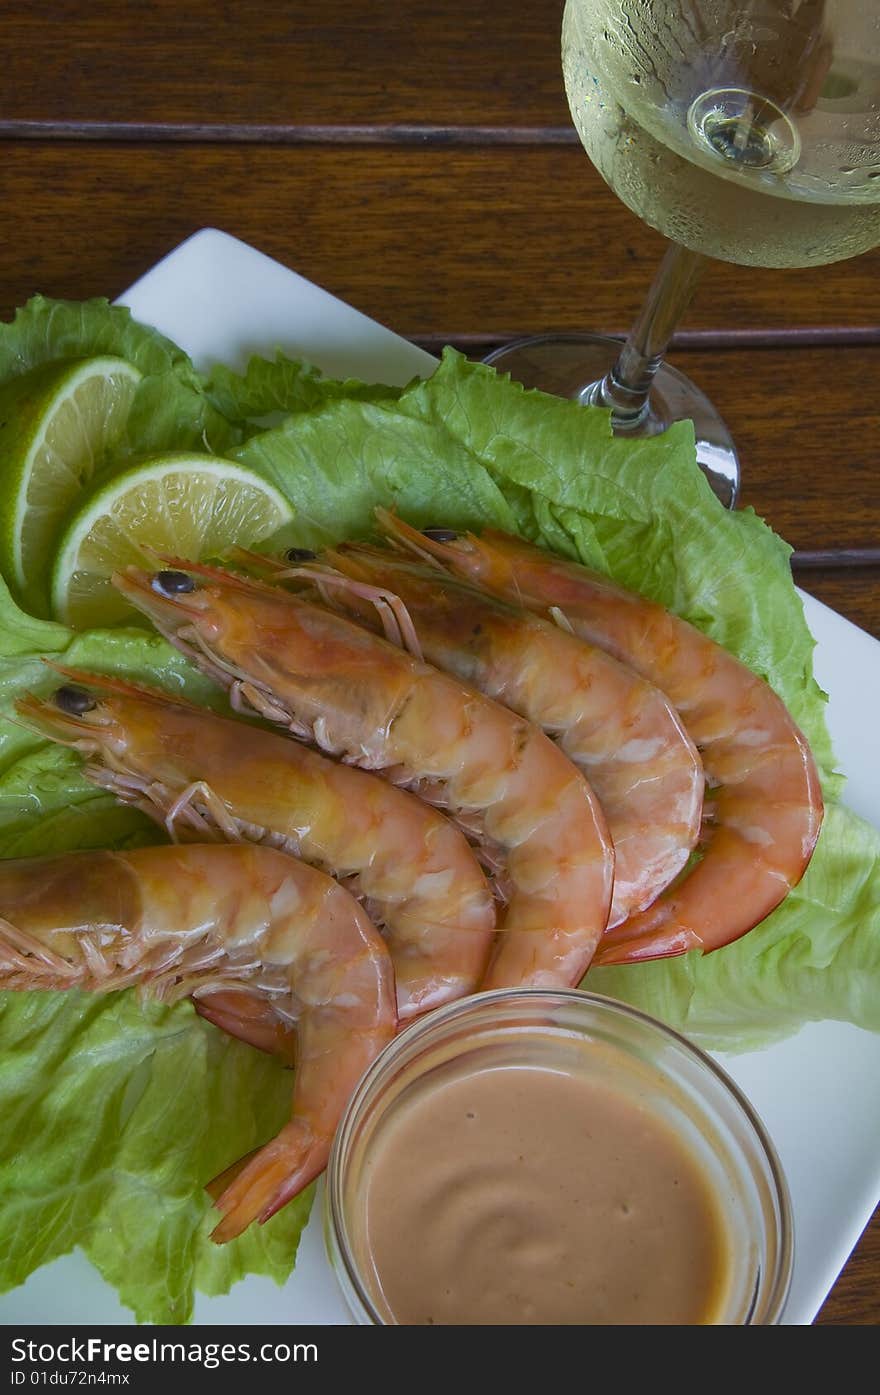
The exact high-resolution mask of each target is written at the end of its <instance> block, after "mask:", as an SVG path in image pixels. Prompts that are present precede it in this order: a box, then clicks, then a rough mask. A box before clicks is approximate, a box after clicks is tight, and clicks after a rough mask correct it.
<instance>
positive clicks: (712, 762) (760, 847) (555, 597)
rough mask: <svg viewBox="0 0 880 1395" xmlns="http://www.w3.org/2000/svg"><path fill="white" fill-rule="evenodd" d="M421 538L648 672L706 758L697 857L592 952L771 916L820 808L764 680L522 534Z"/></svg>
mask: <svg viewBox="0 0 880 1395" xmlns="http://www.w3.org/2000/svg"><path fill="white" fill-rule="evenodd" d="M380 526H382V527H383V528H387V529H388V531H389V532H390V533H392V534H393V533H394V529H395V526H396V525H395V521H394V519H393V518H392V517H391V515H389V514H387V513H384V512H382V513H381V515H380ZM422 546H423V547H424V550H425V552H426V553H430V554H431V555H433V556H435V557H437V558H438V559H439V560H440V561H441V562H442V563H443V564H444V566H446V567H448V568H449V570H450V571H451V572H453V573H454V574H455V575H456V576H460V577H464V578H466V579H468V580H470V581H472V582H474V583H475V584H477V585H479V586H483V587H485V588H486V589H487V590H489V591H492V592H495V593H496V594H499V595H502V596H507V597H509V598H511V599H515V600H516V601H517V602H518V603H519V604H522V605H525V606H528V607H530V608H532V609H535V610H537V611H539V612H544V613H545V614H546V613H550V614H552V615H554V616H555V617H556V618H557V620H558V621H560V622H561V623H564V624H566V625H568V626H569V627H570V628H571V629H572V630H573V631H574V633H575V634H577V635H579V636H581V637H582V638H584V639H586V640H588V641H589V642H590V643H591V644H596V645H599V646H600V647H601V648H603V649H606V650H607V651H608V652H609V653H610V654H612V655H613V656H614V657H615V658H617V659H619V660H621V661H622V662H623V663H626V664H629V665H630V666H631V667H632V668H634V669H635V670H636V672H637V673H640V674H641V675H642V676H643V677H644V678H647V679H648V680H649V681H650V682H652V683H655V684H656V685H657V687H658V688H661V689H662V690H663V692H665V693H666V695H667V696H668V697H669V699H670V701H671V702H672V703H673V705H674V706H675V708H676V709H677V710H678V712H679V713H680V715H681V718H682V721H683V723H684V726H685V728H686V730H687V732H688V734H689V736H690V738H691V740H692V741H693V742H694V744H695V746H696V747H697V749H698V750H699V752H700V754H701V756H702V759H703V765H704V767H705V771H706V776H707V781H708V786H709V799H710V800H711V807H710V810H709V811H708V812H709V820H708V824H707V828H706V832H705V835H704V836H705V850H704V855H703V857H702V858H701V860H700V861H699V862H696V863H695V864H694V865H693V866H692V867H691V868H690V869H689V870H686V872H685V874H684V875H683V876H682V878H680V879H679V881H678V882H676V883H674V884H673V885H672V886H671V887H670V888H668V889H667V890H666V891H665V892H664V893H663V894H662V895H661V896H660V897H659V898H658V899H657V900H656V901H655V902H654V904H653V905H652V906H650V907H649V908H648V909H647V910H645V911H642V912H640V913H639V914H638V915H635V916H633V917H632V918H631V919H629V920H627V921H625V922H624V923H623V924H622V925H619V926H618V927H617V928H616V929H614V930H611V931H609V932H608V934H607V935H606V936H605V938H604V939H603V941H602V944H601V946H600V947H599V950H598V952H597V954H596V957H595V961H594V962H595V963H597V964H618V963H629V962H632V961H636V960H640V959H654V958H658V957H661V956H664V955H669V954H682V953H684V952H685V951H686V950H689V949H702V950H703V951H707V950H711V949H717V948H718V947H719V946H721V945H724V944H728V943H729V942H730V941H731V940H735V939H737V938H738V936H740V935H743V934H745V933H746V931H748V930H750V929H751V928H752V927H753V926H754V925H757V924H758V922H759V921H761V920H763V919H764V917H765V916H767V915H769V914H770V912H771V911H772V910H773V909H774V907H775V906H777V905H779V903H780V901H782V900H783V898H784V897H785V896H786V895H787V893H788V892H789V890H790V889H791V888H792V887H793V886H795V885H796V884H797V883H798V881H799V880H800V878H801V877H802V875H803V873H804V870H805V869H806V866H807V864H808V862H809V860H810V857H811V856H812V852H813V848H814V847H815V845H816V839H817V838H818V836H819V829H820V827H821V823H822V812H823V805H822V793H821V788H820V784H819V776H818V772H817V770H816V765H815V761H814V760H813V756H812V752H811V751H810V748H809V745H808V744H807V741H806V738H805V737H804V735H803V733H802V732H801V731H800V730H799V729H798V727H797V726H796V724H795V722H794V720H793V719H792V716H791V714H790V713H789V711H788V709H787V708H786V706H785V704H784V703H783V702H782V700H781V699H780V698H779V697H778V696H777V695H776V693H774V691H773V689H772V688H771V687H770V686H769V684H767V683H765V682H764V680H763V679H761V678H759V677H758V676H757V675H756V674H754V673H752V672H751V670H750V669H748V668H747V667H746V665H745V664H743V663H741V662H740V661H739V660H738V659H735V658H734V656H733V655H732V654H729V653H728V652H727V650H726V649H723V648H722V647H721V645H719V644H716V643H715V642H714V640H712V639H710V638H709V637H708V636H707V635H704V634H703V633H702V632H701V631H700V630H697V629H696V628H695V627H694V626H693V625H690V624H688V623H687V621H685V620H681V619H679V618H678V617H677V616H675V615H672V614H671V613H670V612H669V611H668V610H665V609H664V608H663V606H661V605H658V604H656V603H655V602H653V601H649V600H647V599H646V598H645V597H644V596H640V595H637V594H636V593H635V592H633V591H627V590H625V589H624V588H623V587H621V586H617V585H616V584H615V583H614V582H612V581H610V580H609V578H608V577H606V576H602V575H601V574H600V573H597V572H592V571H589V570H588V569H587V568H586V567H582V566H580V565H578V564H577V563H575V562H569V561H566V560H565V559H563V558H561V557H556V556H553V555H552V554H550V553H548V552H545V551H543V550H542V549H540V548H538V547H534V546H532V545H531V544H530V543H526V542H523V541H522V539H520V538H515V537H511V536H509V535H507V534H504V533H499V532H495V531H493V530H489V531H487V532H485V533H483V534H481V535H480V536H479V537H477V536H476V535H474V534H472V533H464V534H457V533H455V532H453V531H452V530H449V529H439V530H432V529H429V530H428V532H427V534H426V535H425V536H424V537H423V540H422Z"/></svg>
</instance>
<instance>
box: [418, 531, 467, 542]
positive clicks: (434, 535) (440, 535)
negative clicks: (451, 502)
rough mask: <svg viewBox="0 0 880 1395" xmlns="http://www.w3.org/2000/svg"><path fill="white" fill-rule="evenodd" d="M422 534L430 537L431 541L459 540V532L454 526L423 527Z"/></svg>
mask: <svg viewBox="0 0 880 1395" xmlns="http://www.w3.org/2000/svg"><path fill="white" fill-rule="evenodd" d="M422 536H423V537H425V538H430V539H431V542H439V543H444V542H457V541H458V534H457V533H456V531H455V529H454V528H423V529H422Z"/></svg>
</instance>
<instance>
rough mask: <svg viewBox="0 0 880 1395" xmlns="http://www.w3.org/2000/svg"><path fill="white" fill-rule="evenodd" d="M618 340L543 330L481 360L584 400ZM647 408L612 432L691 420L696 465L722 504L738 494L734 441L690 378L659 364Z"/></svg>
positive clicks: (644, 431)
mask: <svg viewBox="0 0 880 1395" xmlns="http://www.w3.org/2000/svg"><path fill="white" fill-rule="evenodd" d="M621 344H622V340H620V339H612V338H610V337H609V336H607V335H604V334H542V335H538V336H536V337H534V338H531V339H517V340H515V341H514V342H513V343H511V344H505V345H504V346H503V347H502V348H500V349H496V350H495V351H494V353H491V354H488V355H487V356H486V358H485V359H484V360H483V361H484V362H485V363H490V364H492V366H493V367H494V368H497V369H498V370H499V371H500V372H502V373H509V374H510V376H511V377H512V378H514V379H515V380H516V382H518V383H522V384H523V386H524V387H527V388H540V389H541V391H542V392H551V393H554V394H555V395H556V396H557V397H572V398H575V399H576V400H581V401H584V400H585V395H584V394H585V389H586V388H588V386H589V385H590V384H592V383H597V382H600V381H601V379H602V378H604V377H605V374H606V373H607V372H608V371H609V369H611V368H612V367H613V366H614V364H615V363H616V361H617V357H618V355H619V353H620V349H621ZM649 408H650V409H649V411H648V414H647V415H646V416H645V418H644V419H643V420H642V421H641V422H639V424H638V425H637V426H636V427H635V428H634V429H633V428H629V429H623V428H621V427H619V426H618V424H617V423H615V425H614V431H615V435H621V436H623V435H627V436H634V437H640V436H656V435H659V434H660V432H661V431H665V430H666V428H667V426H670V425H671V424H672V422H674V421H681V420H683V419H688V420H690V421H692V422H693V423H694V435H695V437H696V443H697V463H698V465H699V466H700V469H701V470H702V471H703V473H704V475H705V476H706V478H707V479H708V481H709V484H710V485H711V486H712V489H713V490H714V492H715V494H716V495H717V496H718V498H719V499H720V500H721V502H722V504H724V506H725V507H726V508H729V509H732V508H733V506H734V504H735V503H736V497H737V493H738V492H739V480H740V471H739V458H738V456H737V453H736V447H735V446H734V444H733V439H732V437H731V435H730V432H729V431H728V429H727V427H726V426H725V425H724V422H723V421H722V419H721V417H720V416H719V415H718V413H717V411H716V410H715V408H714V407H713V406H712V403H711V402H710V401H709V399H708V397H706V395H705V394H704V393H702V392H701V391H700V389H699V388H698V387H697V386H696V384H694V383H692V382H691V380H690V378H686V377H685V375H684V374H683V373H679V371H678V369H677V368H671V367H670V366H669V364H668V363H661V365H660V367H659V369H658V370H657V375H656V377H655V378H654V381H653V383H652V385H651V397H650V404H649Z"/></svg>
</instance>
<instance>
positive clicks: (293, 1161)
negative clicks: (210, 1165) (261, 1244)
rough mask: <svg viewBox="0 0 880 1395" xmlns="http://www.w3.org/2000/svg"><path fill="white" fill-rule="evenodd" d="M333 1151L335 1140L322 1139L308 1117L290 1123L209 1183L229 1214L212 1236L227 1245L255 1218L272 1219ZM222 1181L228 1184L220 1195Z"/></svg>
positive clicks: (219, 1204) (220, 1206)
mask: <svg viewBox="0 0 880 1395" xmlns="http://www.w3.org/2000/svg"><path fill="white" fill-rule="evenodd" d="M329 1153H330V1140H329V1139H325V1138H321V1139H319V1138H317V1137H316V1136H315V1134H314V1133H313V1131H312V1130H311V1129H310V1128H309V1126H308V1124H306V1123H305V1122H304V1121H303V1120H302V1119H292V1120H291V1121H290V1123H289V1124H285V1126H284V1128H283V1129H282V1130H281V1132H280V1133H279V1134H278V1135H277V1136H276V1137H275V1138H273V1139H271V1141H270V1142H269V1143H266V1144H265V1145H264V1146H263V1147H262V1148H258V1149H257V1151H256V1152H255V1153H253V1154H251V1155H250V1156H249V1157H248V1158H246V1159H241V1160H240V1162H238V1163H234V1164H233V1166H232V1167H231V1168H228V1169H227V1170H226V1172H224V1173H221V1174H220V1176H219V1177H215V1178H214V1180H213V1182H209V1183H208V1187H207V1191H208V1193H209V1195H211V1196H214V1197H215V1201H214V1205H215V1206H216V1208H217V1210H218V1211H220V1212H221V1213H222V1216H223V1219H222V1220H221V1221H220V1222H218V1224H217V1225H216V1226H215V1227H214V1229H213V1230H212V1232H211V1239H212V1240H214V1241H215V1242H216V1243H217V1244H218V1245H224V1244H226V1242H227V1241H229V1240H234V1239H235V1237H236V1236H237V1235H241V1233H242V1231H244V1230H246V1229H247V1227H248V1226H249V1225H250V1224H251V1222H252V1221H257V1220H258V1221H260V1222H261V1223H263V1222H264V1221H268V1220H269V1218H270V1216H274V1215H275V1212H276V1211H280V1210H281V1207H282V1206H285V1205H286V1204H287V1202H288V1201H292V1200H293V1198H294V1197H295V1196H297V1195H298V1194H299V1193H300V1192H301V1191H303V1189H304V1188H305V1187H307V1186H308V1184H309V1182H312V1181H314V1179H315V1178H316V1177H317V1176H318V1174H319V1173H320V1172H323V1170H324V1168H325V1167H326V1165H327V1158H328V1155H329ZM242 1164H244V1165H243V1166H242ZM230 1179H231V1180H230ZM221 1183H225V1184H226V1185H225V1186H224V1189H223V1191H222V1192H220V1195H219V1196H216V1195H215V1194H216V1192H217V1191H218V1190H219V1186H220V1184H221Z"/></svg>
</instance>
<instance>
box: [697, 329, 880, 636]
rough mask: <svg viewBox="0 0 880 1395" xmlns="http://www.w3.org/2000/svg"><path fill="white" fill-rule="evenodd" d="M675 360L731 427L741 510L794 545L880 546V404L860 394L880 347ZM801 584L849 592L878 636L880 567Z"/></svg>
mask: <svg viewBox="0 0 880 1395" xmlns="http://www.w3.org/2000/svg"><path fill="white" fill-rule="evenodd" d="M672 361H673V362H674V363H675V364H676V365H677V366H678V367H679V368H681V369H682V370H683V371H684V372H686V373H688V374H689V375H690V376H691V377H692V378H693V379H694V381H695V382H697V383H699V385H700V387H701V388H702V389H703V390H704V391H705V392H706V393H707V394H708V396H709V397H710V399H711V400H712V401H713V402H714V403H715V405H716V406H717V408H718V410H719V411H720V413H721V415H722V416H723V417H724V419H725V421H726V422H727V425H728V427H729V429H730V431H731V433H732V435H733V438H734V440H735V441H736V443H737V448H738V451H739V454H740V460H741V466H742V479H743V484H742V493H741V502H742V504H743V505H744V506H748V505H751V506H752V507H753V508H754V509H755V511H756V512H757V513H758V514H760V515H761V517H762V518H765V519H766V520H767V522H768V523H769V524H770V526H771V527H772V528H773V529H774V530H775V531H776V532H777V533H779V534H781V536H782V537H784V538H785V539H786V541H787V542H789V543H790V544H791V546H792V547H795V548H819V547H826V548H870V547H877V546H878V545H880V494H878V490H877V488H876V480H877V479H878V477H880V399H878V397H877V395H876V394H875V393H873V392H866V386H867V385H868V384H870V383H872V382H874V383H876V382H877V379H878V375H880V347H877V346H874V347H872V348H867V349H862V348H842V347H836V348H832V349H828V348H822V349H819V348H814V349H796V350H791V351H784V350H781V349H772V350H769V349H757V350H752V351H750V350H741V349H736V350H723V351H718V352H716V353H712V354H704V353H679V354H675V355H673V356H672ZM842 404H843V405H842ZM868 577H872V578H874V579H873V581H869V580H868ZM799 579H800V580H801V581H802V583H803V585H804V586H805V587H806V588H807V589H814V588H815V587H820V588H823V589H824V590H826V591H828V589H829V588H838V587H839V588H845V587H846V586H851V588H852V589H851V600H852V604H853V605H854V606H855V607H856V610H857V614H858V615H859V616H860V617H862V618H856V615H855V614H853V615H850V617H849V618H850V619H853V620H854V621H855V623H856V624H860V625H863V626H864V627H865V628H867V629H870V630H871V632H872V633H874V634H880V629H878V622H880V587H878V579H880V568H877V567H874V568H873V569H870V568H869V569H866V570H865V571H858V572H856V573H855V574H854V575H853V576H852V577H851V578H850V579H849V581H848V582H847V581H846V579H845V578H838V577H837V576H836V574H835V573H830V574H828V573H825V572H815V573H810V575H809V576H804V577H801V578H799ZM842 593H843V592H842V590H841V594H842ZM816 594H817V595H819V596H820V599H825V595H824V594H822V592H821V590H817V591H816ZM834 594H837V592H836V591H835V592H834ZM828 604H829V605H834V604H835V602H834V601H833V600H830V601H829V602H828ZM836 608H839V607H836Z"/></svg>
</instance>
